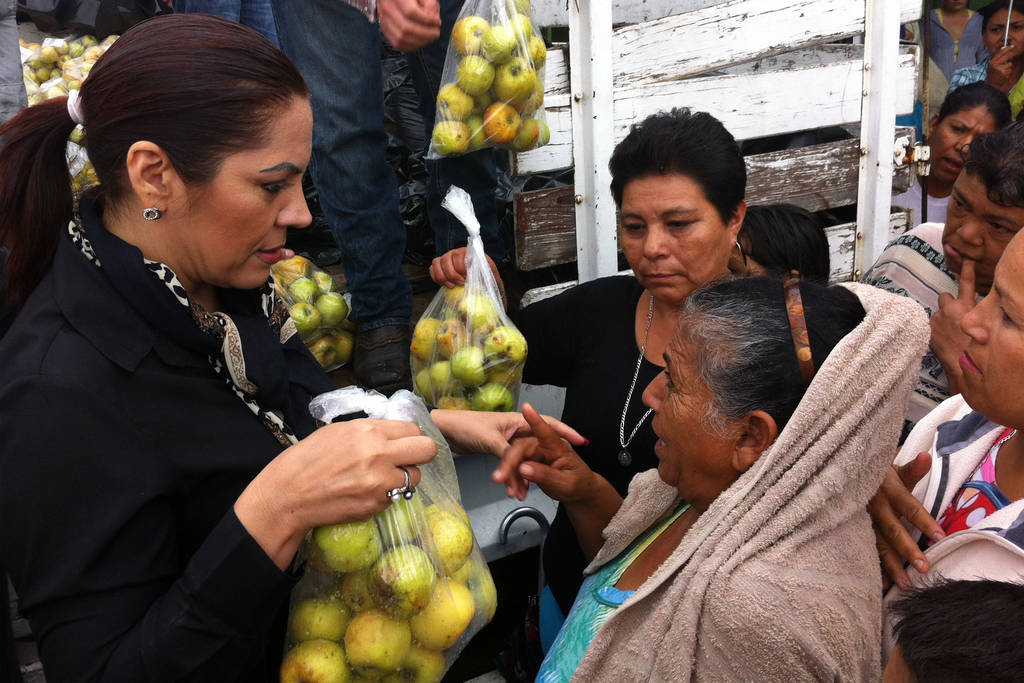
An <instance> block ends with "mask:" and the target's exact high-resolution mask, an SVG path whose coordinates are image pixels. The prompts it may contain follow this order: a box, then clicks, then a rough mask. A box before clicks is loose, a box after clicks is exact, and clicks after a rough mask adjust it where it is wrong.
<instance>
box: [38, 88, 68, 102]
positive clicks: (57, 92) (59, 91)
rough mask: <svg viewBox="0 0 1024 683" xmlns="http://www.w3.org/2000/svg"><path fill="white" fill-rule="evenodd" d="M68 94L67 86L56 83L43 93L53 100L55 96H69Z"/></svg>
mask: <svg viewBox="0 0 1024 683" xmlns="http://www.w3.org/2000/svg"><path fill="white" fill-rule="evenodd" d="M67 94H68V91H67V88H65V87H64V86H62V85H54V86H51V87H50V88H48V89H47V90H46V92H44V93H43V97H45V98H46V99H48V100H52V99H53V98H55V97H67Z"/></svg>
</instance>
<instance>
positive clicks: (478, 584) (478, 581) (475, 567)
mask: <svg viewBox="0 0 1024 683" xmlns="http://www.w3.org/2000/svg"><path fill="white" fill-rule="evenodd" d="M452 578H453V579H455V580H456V581H459V582H461V583H462V584H464V585H465V586H466V587H467V588H469V590H470V591H471V592H472V593H473V600H474V601H475V602H476V604H477V605H478V606H479V607H480V608H481V611H482V612H483V613H484V614H485V615H487V621H490V620H491V619H493V618H494V613H495V612H496V611H497V609H498V589H497V587H495V585H494V578H493V577H492V576H491V572H490V570H489V569H488V568H487V565H486V564H484V563H483V562H478V561H476V558H474V559H471V560H470V561H469V562H467V563H466V564H464V565H462V567H461V568H460V569H459V571H457V572H455V575H454V576H453V577H452Z"/></svg>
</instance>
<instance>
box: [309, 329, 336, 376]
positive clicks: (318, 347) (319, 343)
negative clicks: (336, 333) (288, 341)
mask: <svg viewBox="0 0 1024 683" xmlns="http://www.w3.org/2000/svg"><path fill="white" fill-rule="evenodd" d="M306 346H307V347H308V348H309V352H310V353H312V354H313V357H314V358H316V362H317V363H319V364H320V367H322V368H325V369H326V368H329V367H331V366H332V365H334V364H336V363H337V362H338V355H337V353H336V352H335V350H334V344H332V343H331V339H330V337H327V336H326V335H324V336H322V337H317V338H316V339H314V340H313V341H307V342H306Z"/></svg>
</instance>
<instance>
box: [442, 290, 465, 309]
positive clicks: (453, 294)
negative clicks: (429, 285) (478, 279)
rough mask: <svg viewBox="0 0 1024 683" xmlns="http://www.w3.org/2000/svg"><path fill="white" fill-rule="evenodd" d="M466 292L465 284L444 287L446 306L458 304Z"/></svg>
mask: <svg viewBox="0 0 1024 683" xmlns="http://www.w3.org/2000/svg"><path fill="white" fill-rule="evenodd" d="M465 294H466V286H465V285H455V286H454V287H445V289H444V303H445V305H447V306H452V307H455V306H458V305H459V302H460V301H462V297H463V296H465Z"/></svg>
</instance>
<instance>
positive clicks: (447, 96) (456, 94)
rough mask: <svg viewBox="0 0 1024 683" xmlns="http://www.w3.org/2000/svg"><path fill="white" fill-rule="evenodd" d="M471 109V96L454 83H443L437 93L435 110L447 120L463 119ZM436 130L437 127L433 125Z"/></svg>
mask: <svg viewBox="0 0 1024 683" xmlns="http://www.w3.org/2000/svg"><path fill="white" fill-rule="evenodd" d="M472 111H473V98H472V97H470V96H469V94H467V93H466V92H465V91H464V90H463V89H462V88H460V87H459V86H458V85H456V84H455V83H445V84H444V85H443V86H441V89H440V90H439V91H438V93H437V112H438V114H440V115H441V118H442V119H445V120H448V121H464V120H465V119H466V117H467V116H469V115H470V113H471V112H472ZM434 131H435V132H436V131H437V127H436V126H435V127H434Z"/></svg>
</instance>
